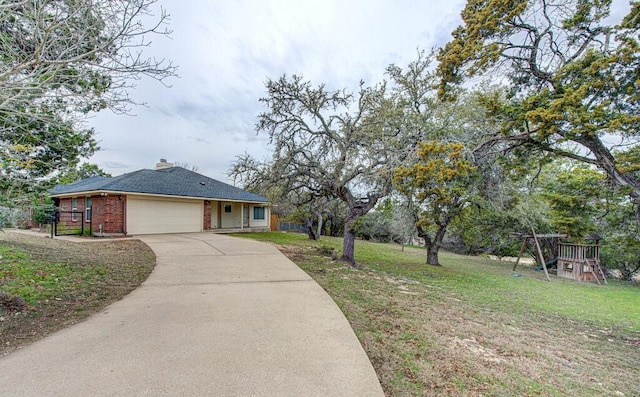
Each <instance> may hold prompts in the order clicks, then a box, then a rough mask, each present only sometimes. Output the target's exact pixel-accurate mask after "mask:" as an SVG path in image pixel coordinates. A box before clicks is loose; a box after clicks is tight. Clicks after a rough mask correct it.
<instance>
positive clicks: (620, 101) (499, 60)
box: [438, 0, 640, 221]
mask: <svg viewBox="0 0 640 397" xmlns="http://www.w3.org/2000/svg"><path fill="white" fill-rule="evenodd" d="M610 7H611V1H610V0H593V1H586V0H585V1H578V2H575V1H568V0H553V1H547V0H545V1H542V0H529V1H517V2H507V1H498V0H494V1H480V0H469V1H468V2H467V5H466V7H465V9H464V11H463V13H462V16H463V20H464V23H463V25H462V26H460V27H458V28H457V29H456V30H455V31H454V33H453V35H454V39H453V40H452V41H451V42H450V43H448V44H447V45H446V46H445V47H444V48H443V50H442V51H441V52H440V53H439V56H438V59H439V60H440V64H439V65H438V75H439V76H440V77H441V78H442V80H441V82H440V94H441V96H442V97H451V95H452V91H451V88H452V86H453V85H456V84H459V83H461V82H462V81H463V80H464V79H465V78H466V77H469V76H474V75H482V74H485V73H487V74H488V73H489V72H491V73H496V72H497V73H502V74H503V75H505V76H506V78H508V80H509V82H510V84H509V86H508V87H507V95H506V97H501V96H500V95H495V94H490V95H487V97H486V99H485V106H486V108H487V111H488V114H489V115H490V116H491V117H492V118H493V119H494V120H495V121H497V122H499V123H500V125H501V134H500V135H492V136H487V137H486V140H487V144H488V145H490V146H492V147H497V148H499V149H500V150H504V151H507V152H511V153H514V154H518V155H521V156H523V157H524V158H526V157H532V156H533V157H539V156H542V155H543V154H544V153H546V154H551V155H554V156H563V157H566V158H570V159H573V160H577V161H580V162H583V163H585V164H591V165H594V166H596V167H598V168H599V169H600V170H601V171H603V172H605V174H606V175H607V178H608V179H609V180H610V181H611V182H612V183H613V184H615V185H616V186H618V187H624V188H628V189H629V190H628V194H629V195H630V197H631V198H632V199H633V200H634V201H635V202H636V204H638V203H640V180H639V179H638V175H637V173H635V172H634V169H635V167H633V166H630V163H629V160H630V159H631V158H637V156H636V155H635V154H636V153H637V151H638V147H639V135H638V131H640V111H639V110H640V108H639V104H640V101H639V100H638V99H640V98H639V97H638V95H639V94H638V92H640V89H639V88H640V87H639V86H638V84H640V78H639V77H640V42H639V36H638V34H639V32H640V18H639V17H638V15H640V6H638V3H637V2H633V3H632V4H631V5H630V9H629V12H628V14H627V15H626V17H625V18H624V19H623V20H622V21H621V22H620V23H619V24H618V25H615V26H609V25H606V24H605V18H606V17H608V16H609V11H610ZM619 143H623V144H624V147H625V148H626V149H625V151H622V152H620V151H617V150H616V147H617V146H618V144H619ZM569 147H571V148H572V149H571V150H569V149H568V148H569ZM636 218H637V219H638V221H640V214H638V215H637V216H636Z"/></svg>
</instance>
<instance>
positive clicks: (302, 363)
mask: <svg viewBox="0 0 640 397" xmlns="http://www.w3.org/2000/svg"><path fill="white" fill-rule="evenodd" d="M140 239H141V240H142V241H144V242H145V243H146V244H148V245H149V246H150V247H151V248H152V249H153V251H154V252H155V253H156V256H157V265H156V268H155V269H154V271H153V272H152V273H151V275H150V276H149V278H148V279H147V281H145V282H144V283H143V284H142V286H141V287H140V288H138V289H136V290H135V291H133V292H132V293H131V294H129V295H128V296H126V297H125V298H124V299H123V300H121V301H119V302H117V303H115V304H113V305H111V306H109V307H107V308H106V309H105V310H103V311H102V312H99V313H97V314H96V315H94V316H92V317H90V318H89V319H87V320H86V321H84V322H82V323H80V324H77V325H75V326H72V327H70V328H67V329H65V330H62V331H60V332H58V333H56V334H53V335H51V336H49V337H47V338H45V339H43V340H41V341H39V342H36V343H34V344H32V345H30V346H28V347H26V348H24V349H22V350H19V351H16V352H14V353H11V354H9V355H8V356H5V357H3V358H0V395H2V396H88V395H92V396H94V395H103V396H116V395H117V396H141V395H146V396H158V395H171V396H179V395H190V396H205V395H207V396H287V395H289V396H376V395H378V396H382V395H383V392H382V389H381V387H380V384H379V382H378V379H377V378H376V375H375V372H374V370H373V368H372V366H371V363H370V362H369V360H368V358H367V356H366V354H365V352H364V350H363V349H362V347H361V346H360V343H359V342H358V340H357V339H356V337H355V335H354V333H353V331H352V329H351V327H350V326H349V323H348V322H347V320H346V319H345V318H344V316H343V314H342V312H340V310H339V309H338V307H337V306H336V305H335V303H334V302H333V301H332V300H331V299H330V298H329V296H328V295H327V294H326V293H325V292H324V290H322V288H320V286H318V284H316V283H315V282H314V281H313V280H312V279H311V278H310V277H309V276H308V275H307V274H306V273H304V272H303V271H302V270H300V269H299V268H298V267H297V266H296V265H295V264H293V263H292V262H291V261H289V260H288V259H287V258H286V257H284V255H282V254H281V253H280V252H279V251H278V250H276V249H275V248H274V247H272V246H270V245H267V244H262V243H258V242H255V241H251V240H245V239H238V238H234V237H229V236H224V235H217V234H212V233H194V234H179V235H149V236H141V237H140Z"/></svg>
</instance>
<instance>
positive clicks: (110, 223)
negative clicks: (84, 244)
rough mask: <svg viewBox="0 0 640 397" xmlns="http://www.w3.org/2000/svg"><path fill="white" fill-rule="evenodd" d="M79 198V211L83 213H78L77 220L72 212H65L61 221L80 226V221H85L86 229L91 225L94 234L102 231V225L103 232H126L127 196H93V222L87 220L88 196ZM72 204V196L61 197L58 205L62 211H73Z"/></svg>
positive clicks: (68, 224)
mask: <svg viewBox="0 0 640 397" xmlns="http://www.w3.org/2000/svg"><path fill="white" fill-rule="evenodd" d="M77 200H78V207H77V208H78V209H77V211H82V214H78V215H77V219H76V220H75V221H72V220H71V214H65V216H64V218H63V217H62V216H61V219H60V220H61V223H63V224H65V225H67V226H80V222H85V224H84V227H85V230H88V229H89V227H91V234H94V235H97V234H99V233H100V225H102V233H105V234H124V233H125V232H126V231H125V215H126V214H125V208H126V203H127V198H126V196H118V195H115V196H112V195H109V196H99V195H97V196H91V222H86V221H85V216H86V212H85V206H86V196H78V197H77ZM71 205H72V198H71V197H65V198H61V199H59V203H58V207H59V208H60V210H61V211H71V208H72V207H71Z"/></svg>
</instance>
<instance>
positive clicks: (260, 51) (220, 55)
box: [88, 0, 465, 183]
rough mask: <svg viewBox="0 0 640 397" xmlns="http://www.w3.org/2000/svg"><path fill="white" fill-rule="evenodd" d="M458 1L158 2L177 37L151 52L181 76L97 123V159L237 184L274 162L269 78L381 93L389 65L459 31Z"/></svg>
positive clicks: (104, 164) (153, 85) (149, 84)
mask: <svg viewBox="0 0 640 397" xmlns="http://www.w3.org/2000/svg"><path fill="white" fill-rule="evenodd" d="M464 3H465V2H464V1H461V0H425V1H415V0H349V1H338V0H297V1H290V0H280V1H277V0H234V1H228V0H159V1H158V2H157V3H156V4H155V6H157V7H156V9H158V10H159V7H162V8H163V9H165V10H166V12H167V13H168V14H169V15H170V21H169V28H170V29H171V30H172V31H173V33H172V34H171V36H170V38H167V37H162V36H157V37H150V39H151V40H152V44H151V47H150V48H149V49H148V50H146V52H145V54H146V55H149V56H155V57H158V58H166V59H170V60H171V61H172V62H173V63H174V64H176V65H177V66H178V75H179V77H177V78H172V79H169V80H168V81H166V83H167V84H169V85H170V86H171V87H170V88H167V87H165V86H163V85H162V84H160V83H158V82H157V81H155V80H152V79H142V80H140V81H138V82H136V85H137V87H136V88H135V89H133V90H131V91H130V92H129V95H130V96H131V97H132V99H133V100H135V101H137V102H144V103H146V106H144V107H140V106H138V107H135V108H134V109H133V110H132V113H133V115H122V114H114V113H112V112H111V111H108V110H107V111H102V112H100V113H99V114H97V115H95V116H93V117H92V118H91V119H89V121H88V123H89V126H90V127H93V128H94V129H95V131H96V139H97V140H98V141H99V144H100V147H101V149H100V151H98V152H97V153H96V154H94V155H93V156H92V157H91V158H90V159H89V162H91V163H95V164H97V165H98V166H100V168H102V169H103V170H105V171H106V172H108V173H110V174H111V175H113V176H117V175H121V174H124V173H127V172H131V171H136V170H139V169H142V168H154V167H155V164H156V163H157V162H158V161H159V160H160V159H161V158H163V159H166V160H167V161H168V162H171V163H181V164H187V165H189V167H197V171H198V172H199V173H201V174H204V175H207V176H209V177H212V178H215V179H218V180H221V181H224V182H228V183H230V182H232V181H231V180H229V178H228V176H227V173H228V171H229V169H230V168H231V164H232V162H233V161H234V160H235V159H236V157H237V156H240V155H242V154H243V153H245V152H246V153H249V154H251V155H253V156H254V157H256V158H258V159H260V160H263V159H266V158H268V157H270V153H271V152H270V148H269V144H268V137H267V136H266V134H265V133H260V134H256V130H255V123H256V122H257V119H258V114H259V113H260V112H261V111H263V110H264V109H263V107H262V104H261V103H260V102H259V99H260V98H261V97H264V96H265V93H266V89H265V82H266V81H267V80H268V79H274V80H275V79H277V78H279V77H280V76H282V75H283V74H287V75H293V74H298V75H302V76H304V78H305V79H306V80H309V81H311V82H312V83H313V84H314V85H318V84H326V86H327V88H328V89H332V90H337V89H343V88H347V89H349V90H352V91H355V90H356V89H357V86H358V82H359V81H360V80H363V81H364V82H365V83H366V84H367V85H375V84H376V83H379V82H381V81H382V80H383V79H384V77H385V76H384V71H385V68H386V67H387V66H389V65H390V64H396V65H398V66H401V67H404V66H406V65H407V64H408V63H409V62H411V61H413V60H415V59H416V58H417V54H418V50H419V49H425V50H429V49H431V48H432V47H441V46H443V45H444V44H446V43H447V42H448V41H449V40H450V38H451V31H452V30H453V29H454V28H455V27H456V26H458V25H459V24H460V22H461V20H460V17H459V15H460V11H461V10H462V8H463V7H464Z"/></svg>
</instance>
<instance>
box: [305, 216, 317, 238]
mask: <svg viewBox="0 0 640 397" xmlns="http://www.w3.org/2000/svg"><path fill="white" fill-rule="evenodd" d="M306 226H307V236H309V240H317V239H318V237H317V236H316V234H315V232H314V230H313V218H311V217H309V218H307V222H306Z"/></svg>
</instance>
